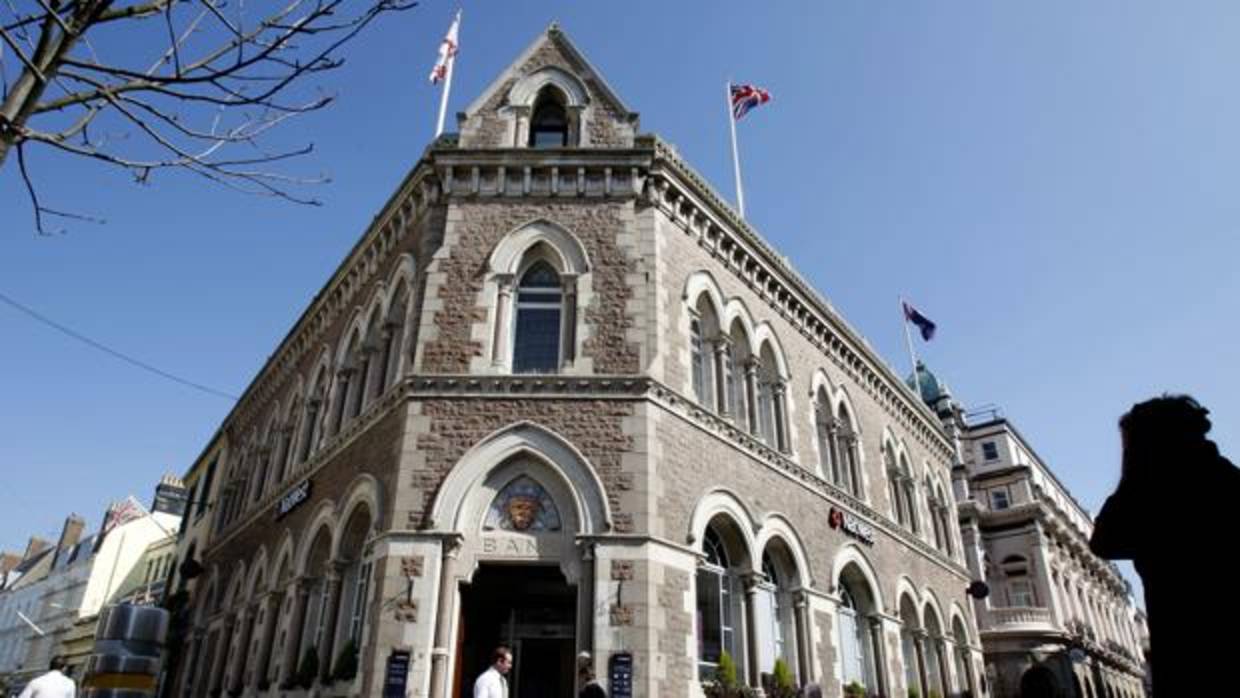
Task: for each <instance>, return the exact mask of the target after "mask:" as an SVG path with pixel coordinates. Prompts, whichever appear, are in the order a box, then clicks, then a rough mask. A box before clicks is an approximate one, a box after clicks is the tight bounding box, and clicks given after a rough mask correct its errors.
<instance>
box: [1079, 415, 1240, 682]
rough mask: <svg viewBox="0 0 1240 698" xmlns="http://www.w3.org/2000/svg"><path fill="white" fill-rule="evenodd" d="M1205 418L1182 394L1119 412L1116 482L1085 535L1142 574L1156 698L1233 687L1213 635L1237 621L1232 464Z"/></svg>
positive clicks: (1222, 646)
mask: <svg viewBox="0 0 1240 698" xmlns="http://www.w3.org/2000/svg"><path fill="white" fill-rule="evenodd" d="M1207 414H1209V410H1207V409H1205V408H1204V407H1202V406H1201V405H1199V404H1197V401H1196V400H1193V399H1192V398H1191V397H1188V396H1168V395H1164V396H1163V397H1160V398H1155V399H1153V400H1148V401H1146V402H1142V403H1140V404H1138V405H1135V406H1133V408H1132V410H1131V411H1129V412H1128V414H1125V415H1124V416H1123V417H1122V418H1120V420H1119V428H1120V437H1121V439H1122V440H1123V448H1124V453H1123V463H1122V472H1121V474H1120V481H1119V485H1118V486H1117V487H1116V488H1115V492H1114V493H1113V494H1112V495H1111V496H1110V497H1109V498H1107V501H1106V503H1105V504H1103V505H1102V511H1101V512H1099V514H1098V517H1097V519H1096V520H1095V521H1094V535H1093V538H1092V539H1090V541H1089V547H1090V549H1091V550H1093V551H1094V553H1095V554H1096V555H1098V556H1100V557H1103V558H1106V559H1109V560H1132V561H1133V564H1134V566H1135V567H1136V568H1137V573H1138V574H1140V575H1141V582H1142V584H1143V585H1144V586H1145V610H1146V615H1147V617H1148V622H1149V629H1150V650H1151V651H1150V673H1151V676H1152V678H1153V681H1154V695H1155V696H1160V697H1162V698H1165V697H1166V696H1180V695H1184V696H1188V695H1209V693H1198V692H1197V691H1199V690H1202V689H1205V690H1207V691H1208V690H1217V689H1220V688H1222V687H1224V686H1226V685H1229V684H1231V683H1234V676H1233V674H1234V672H1233V671H1232V669H1233V665H1234V663H1235V661H1236V660H1235V658H1234V652H1233V651H1232V650H1231V648H1232V647H1234V644H1235V643H1234V641H1233V640H1231V639H1224V638H1223V637H1220V636H1219V635H1218V632H1219V631H1221V629H1223V628H1228V629H1230V631H1232V632H1234V629H1235V628H1236V627H1240V606H1238V605H1237V604H1236V603H1235V602H1234V600H1233V599H1232V598H1231V587H1232V581H1231V578H1232V577H1231V575H1232V573H1231V571H1230V570H1231V565H1232V564H1234V563H1233V558H1232V556H1233V554H1234V553H1235V551H1236V546H1237V540H1238V536H1240V518H1237V517H1240V470H1237V469H1236V467H1235V466H1234V465H1232V464H1231V463H1230V462H1229V461H1228V460H1227V459H1226V458H1223V457H1222V456H1221V455H1220V454H1219V451H1218V447H1217V446H1215V445H1214V442H1212V441H1210V440H1208V439H1206V432H1208V431H1209V430H1210V420H1209V419H1206V415H1207ZM1215 638H1218V639H1215ZM1155 650H1156V651H1155Z"/></svg>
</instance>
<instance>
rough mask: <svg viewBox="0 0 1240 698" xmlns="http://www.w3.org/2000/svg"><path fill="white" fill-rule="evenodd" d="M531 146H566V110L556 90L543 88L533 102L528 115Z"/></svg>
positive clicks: (562, 99) (561, 97)
mask: <svg viewBox="0 0 1240 698" xmlns="http://www.w3.org/2000/svg"><path fill="white" fill-rule="evenodd" d="M529 145H530V147H531V148H565V147H568V110H567V109H565V107H564V98H563V96H562V95H560V93H559V92H558V91H557V90H551V89H545V90H543V91H542V92H541V93H540V94H539V95H538V100H537V101H536V102H535V103H534V111H533V114H532V116H531V117H530V144H529Z"/></svg>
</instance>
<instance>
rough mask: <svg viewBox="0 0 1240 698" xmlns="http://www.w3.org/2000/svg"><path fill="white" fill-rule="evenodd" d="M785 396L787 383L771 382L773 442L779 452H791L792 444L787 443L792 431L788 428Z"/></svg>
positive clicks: (786, 395)
mask: <svg viewBox="0 0 1240 698" xmlns="http://www.w3.org/2000/svg"><path fill="white" fill-rule="evenodd" d="M787 398H788V384H787V383H784V382H783V381H782V380H778V381H775V382H774V383H772V384H771V402H773V403H775V404H774V405H773V407H774V408H775V444H776V448H777V450H778V451H779V452H780V453H791V452H792V444H791V443H789V437H790V436H791V434H792V432H791V431H790V430H789V429H788V403H787Z"/></svg>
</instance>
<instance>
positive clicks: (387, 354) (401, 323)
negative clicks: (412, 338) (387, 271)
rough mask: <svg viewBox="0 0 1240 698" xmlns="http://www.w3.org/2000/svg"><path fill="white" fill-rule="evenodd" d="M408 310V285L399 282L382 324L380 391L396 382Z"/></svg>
mask: <svg viewBox="0 0 1240 698" xmlns="http://www.w3.org/2000/svg"><path fill="white" fill-rule="evenodd" d="M408 312H409V286H408V284H406V283H404V282H403V281H402V282H401V284H400V286H399V287H397V289H396V293H395V294H393V295H392V303H391V305H390V306H389V307H388V313H387V321H386V322H384V324H383V335H384V342H383V360H382V364H381V365H382V366H383V385H382V387H381V389H380V392H383V390H386V389H387V388H389V387H390V386H391V385H392V384H393V383H395V382H396V379H397V377H398V376H397V372H398V371H399V370H400V353H401V351H402V347H401V341H402V339H403V338H404V337H403V335H404V331H405V315H406V314H408Z"/></svg>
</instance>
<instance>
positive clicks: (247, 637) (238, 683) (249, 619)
mask: <svg viewBox="0 0 1240 698" xmlns="http://www.w3.org/2000/svg"><path fill="white" fill-rule="evenodd" d="M257 617H258V606H257V605H254V606H250V607H249V608H247V609H245V618H244V620H243V621H242V622H241V632H240V635H238V640H239V642H238V643H237V653H238V654H239V655H240V656H238V657H237V660H236V663H235V664H236V666H235V668H234V670H233V675H232V680H231V681H229V690H232V691H240V690H242V689H243V688H245V685H246V684H247V683H248V682H247V681H246V680H245V673H246V669H247V668H249V665H250V654H251V652H250V643H251V641H252V638H253V635H254V623H255V621H256V619H257Z"/></svg>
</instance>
